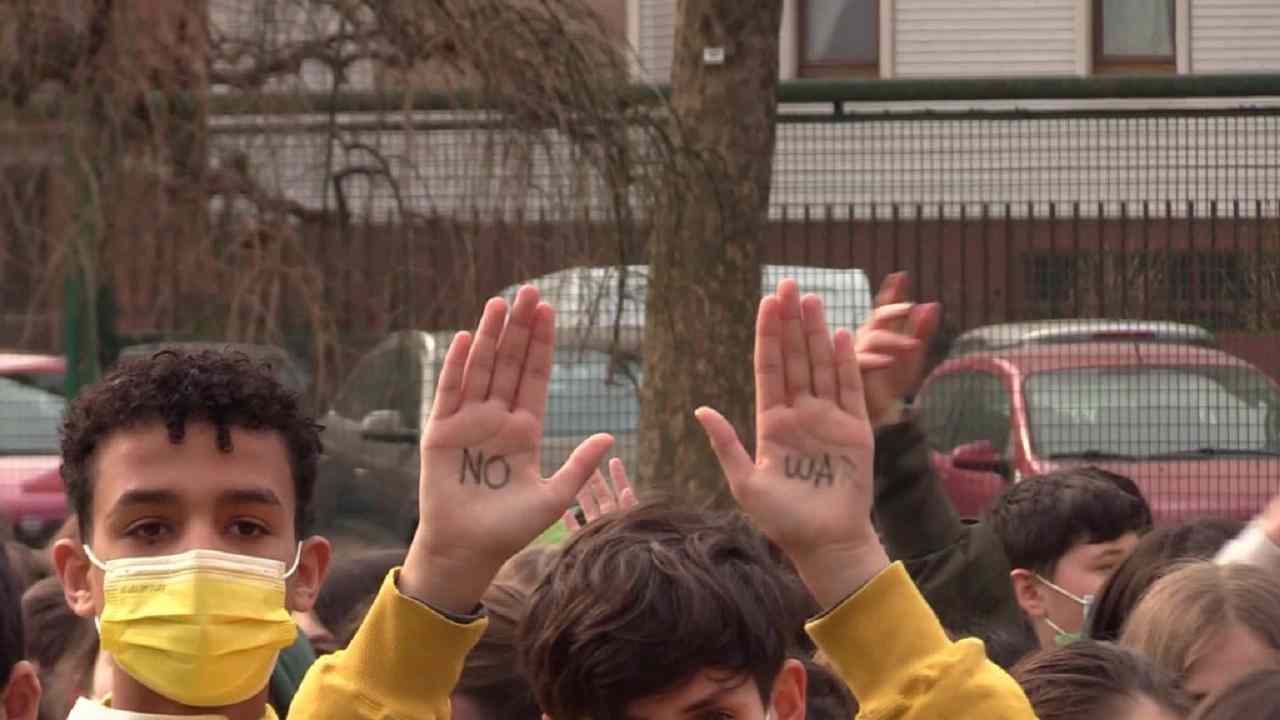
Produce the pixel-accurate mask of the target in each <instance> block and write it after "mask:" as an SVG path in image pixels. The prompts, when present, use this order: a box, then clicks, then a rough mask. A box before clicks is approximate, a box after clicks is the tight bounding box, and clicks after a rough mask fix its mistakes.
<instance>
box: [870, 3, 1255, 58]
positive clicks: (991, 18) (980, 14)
mask: <svg viewBox="0 0 1280 720" xmlns="http://www.w3.org/2000/svg"><path fill="white" fill-rule="evenodd" d="M1272 1H1273V2H1274V0H1272ZM1076 8H1077V3H1076V2H1075V0H966V2H956V0H897V6H896V10H895V15H896V18H895V24H896V35H895V40H896V47H895V58H894V60H895V66H896V74H897V76H898V77H941V76H977V77H985V76H996V75H1071V74H1074V73H1075V72H1076V49H1075V48H1076V45H1075V13H1076Z"/></svg>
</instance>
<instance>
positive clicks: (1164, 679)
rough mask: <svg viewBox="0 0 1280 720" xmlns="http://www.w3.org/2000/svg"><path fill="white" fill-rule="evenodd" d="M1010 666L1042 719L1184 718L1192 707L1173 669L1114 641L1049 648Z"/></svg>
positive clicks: (1150, 719) (1078, 643)
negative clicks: (1169, 670) (1169, 671)
mask: <svg viewBox="0 0 1280 720" xmlns="http://www.w3.org/2000/svg"><path fill="white" fill-rule="evenodd" d="M1010 672H1011V674H1012V675H1013V677H1014V679H1015V680H1017V681H1018V684H1019V685H1021V686H1022V689H1023V691H1024V692H1026V694H1027V699H1028V700H1030V701H1031V707H1032V708H1033V709H1034V710H1035V713H1036V717H1037V718H1039V720H1078V719H1079V718H1111V719H1112V720H1139V719H1141V720H1181V719H1182V718H1185V717H1186V716H1187V713H1188V712H1190V710H1191V702H1190V700H1189V699H1188V698H1187V697H1186V696H1185V695H1184V694H1183V693H1182V691H1181V690H1179V689H1178V685H1177V681H1176V680H1175V679H1174V677H1173V676H1172V675H1170V674H1169V673H1166V672H1165V671H1163V670H1161V669H1160V668H1157V667H1156V666H1154V665H1153V664H1152V663H1151V661H1150V660H1147V659H1146V658H1144V657H1142V656H1141V655H1139V654H1137V653H1135V652H1133V651H1131V650H1126V649H1124V648H1121V647H1118V646H1116V645H1112V644H1110V643H1100V642H1094V641H1092V640H1082V641H1080V642H1077V643H1072V644H1071V645H1069V646H1067V647H1063V648H1055V649H1053V650H1045V651H1042V652H1040V653H1037V654H1035V655H1032V656H1030V657H1027V658H1026V659H1024V660H1022V661H1021V662H1019V663H1018V664H1017V665H1015V666H1014V667H1013V669H1012V670H1011V671H1010Z"/></svg>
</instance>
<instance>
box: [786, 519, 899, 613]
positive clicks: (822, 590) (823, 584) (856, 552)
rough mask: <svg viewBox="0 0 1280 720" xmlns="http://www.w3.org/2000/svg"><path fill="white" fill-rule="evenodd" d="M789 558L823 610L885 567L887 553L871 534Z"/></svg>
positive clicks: (887, 557) (833, 605) (841, 600)
mask: <svg viewBox="0 0 1280 720" xmlns="http://www.w3.org/2000/svg"><path fill="white" fill-rule="evenodd" d="M791 560H792V562H793V563H795V566H796V570H797V572H798V573H799V574H800V579H801V580H803V581H804V584H805V586H806V587H807V588H809V592H810V593H811V594H812V595H813V597H814V599H815V600H817V601H818V605H819V606H820V607H821V608H822V610H823V612H826V611H828V610H830V609H832V608H834V607H836V606H837V605H839V604H840V603H842V602H844V601H845V600H846V599H847V598H848V597H849V596H851V595H853V594H854V593H856V592H858V591H859V590H861V589H862V588H863V586H865V585H866V584H867V583H869V582H871V580H873V579H874V578H875V577H876V576H877V575H879V574H880V573H882V572H884V570H885V568H887V567H889V555H888V553H886V552H885V550H884V547H883V546H882V545H881V544H880V540H879V539H878V538H876V537H874V536H872V537H871V538H869V539H863V540H856V541H851V542H848V543H840V544H832V545H828V546H824V547H820V548H815V549H814V550H813V551H811V552H808V553H801V554H796V555H793V556H792V558H791Z"/></svg>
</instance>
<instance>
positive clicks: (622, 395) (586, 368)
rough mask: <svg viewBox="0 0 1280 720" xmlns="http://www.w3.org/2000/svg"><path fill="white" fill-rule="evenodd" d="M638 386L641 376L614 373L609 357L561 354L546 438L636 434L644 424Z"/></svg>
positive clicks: (621, 370) (627, 370)
mask: <svg viewBox="0 0 1280 720" xmlns="http://www.w3.org/2000/svg"><path fill="white" fill-rule="evenodd" d="M638 382H639V374H638V371H637V370H635V369H634V368H633V367H631V366H628V365H623V366H614V367H613V368H612V369H611V363H610V357H609V355H608V354H606V353H602V352H597V351H594V350H557V351H556V355H555V361H554V366H553V367H552V370H551V388H550V391H549V392H548V395H547V417H546V421H545V423H544V425H543V433H544V434H545V435H548V436H552V437H556V436H566V435H576V436H581V437H585V436H587V435H590V434H592V433H598V432H612V433H624V432H634V431H635V430H636V426H637V425H638V424H639V422H640V401H639V398H638V397H637V394H636V393H637V387H638Z"/></svg>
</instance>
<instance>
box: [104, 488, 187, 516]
mask: <svg viewBox="0 0 1280 720" xmlns="http://www.w3.org/2000/svg"><path fill="white" fill-rule="evenodd" d="M177 502H178V494H177V493H176V492H174V491H172V490H127V491H125V492H124V493H123V494H122V495H121V496H120V497H119V498H117V499H116V502H115V504H114V505H112V506H111V511H110V512H108V513H107V515H108V516H111V515H115V514H116V513H120V512H124V511H125V510H128V509H129V508H132V507H137V506H139V505H176V504H177Z"/></svg>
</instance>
